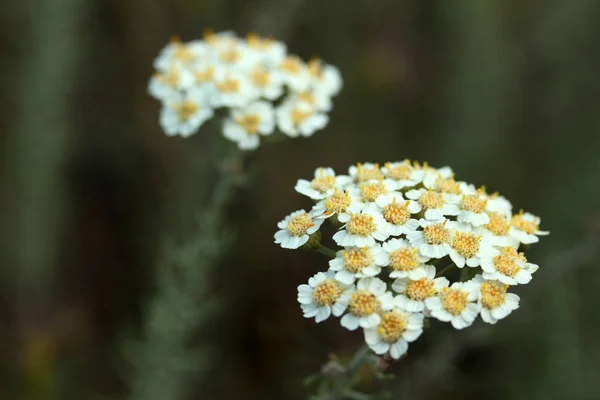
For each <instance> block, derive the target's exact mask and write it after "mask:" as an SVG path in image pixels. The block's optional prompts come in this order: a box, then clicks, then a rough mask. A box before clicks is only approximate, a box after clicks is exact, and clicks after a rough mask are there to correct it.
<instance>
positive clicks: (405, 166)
mask: <svg viewBox="0 0 600 400" xmlns="http://www.w3.org/2000/svg"><path fill="white" fill-rule="evenodd" d="M381 171H382V172H383V174H384V176H385V177H386V178H388V179H391V180H393V181H394V182H395V183H396V189H403V188H409V187H413V186H416V185H418V184H419V183H420V182H421V180H420V179H421V177H420V176H415V170H414V168H413V166H412V164H411V163H410V161H409V160H404V161H402V162H395V163H390V162H388V163H385V165H384V167H383V168H381ZM417 175H418V174H417Z"/></svg>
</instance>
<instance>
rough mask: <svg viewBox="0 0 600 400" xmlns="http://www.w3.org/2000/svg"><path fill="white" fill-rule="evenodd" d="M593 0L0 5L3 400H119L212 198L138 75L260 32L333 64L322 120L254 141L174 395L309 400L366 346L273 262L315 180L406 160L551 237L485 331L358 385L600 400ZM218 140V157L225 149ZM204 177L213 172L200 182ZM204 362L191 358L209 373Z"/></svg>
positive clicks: (430, 337) (426, 341)
mask: <svg viewBox="0 0 600 400" xmlns="http://www.w3.org/2000/svg"><path fill="white" fill-rule="evenodd" d="M598 16H600V2H598V1H594V0H571V1H561V0H546V1H538V0H531V1H516V0H505V1H500V0H493V1H492V0H481V1H471V0H456V1H427V0H420V1H417V0H400V1H376V0H372V1H360V2H349V1H347V0H326V1H301V0H252V1H248V0H211V1H207V0H172V1H159V0H96V1H91V0H90V1H84V0H30V1H27V2H16V1H12V2H11V1H9V2H3V3H2V5H0V46H1V47H2V56H1V57H2V58H1V59H0V132H2V135H0V143H1V148H2V150H3V154H2V167H1V169H0V177H1V182H0V190H1V192H0V193H1V196H0V207H1V208H0V212H1V215H0V221H1V225H2V228H3V229H2V237H1V243H0V265H1V269H0V271H1V272H0V273H1V275H0V398H2V399H63V400H65V399H92V400H94V399H98V400H100V399H123V398H126V397H127V396H128V393H129V391H130V388H131V382H130V376H131V370H132V368H134V367H132V366H131V363H130V362H129V360H128V359H127V356H126V354H127V351H126V350H124V347H125V348H126V347H127V345H126V344H127V343H128V341H130V340H137V339H139V337H140V336H141V335H142V332H143V330H144V321H145V311H146V310H147V304H148V303H149V302H150V300H151V298H152V296H153V295H154V294H155V293H156V287H157V286H156V281H157V273H156V271H157V268H158V265H159V264H161V263H162V261H161V254H162V252H161V249H162V248H163V247H164V241H165V237H169V238H174V239H173V240H174V241H175V242H177V241H178V240H182V238H184V237H186V233H187V232H189V230H190V229H191V228H190V224H191V222H190V221H191V220H193V218H192V215H194V213H196V212H197V210H198V208H201V207H202V204H203V202H205V200H206V198H207V193H210V190H211V188H212V187H213V186H214V185H215V178H214V176H213V175H214V174H212V173H211V171H213V170H212V169H211V167H210V165H214V163H215V162H217V161H218V160H216V158H217V157H216V156H215V154H214V152H213V149H214V148H215V146H216V144H215V143H216V141H218V140H221V139H220V138H219V137H218V136H217V134H216V133H215V132H214V131H213V130H211V128H210V127H206V129H203V130H201V131H200V133H199V134H197V135H195V136H193V137H192V138H190V139H180V138H167V137H166V136H165V135H164V134H163V132H162V131H161V129H160V127H159V125H158V112H159V104H158V102H157V101H155V100H153V99H152V98H150V96H148V95H147V94H146V85H147V81H148V79H149V77H150V76H151V74H152V72H153V68H152V60H153V58H154V57H155V56H156V55H157V54H158V52H159V50H160V49H161V48H162V47H163V46H164V45H165V44H166V43H167V42H168V40H169V37H170V36H171V35H173V34H178V35H180V36H181V38H182V39H183V40H184V41H187V40H192V39H196V38H200V37H201V35H202V32H203V30H204V29H206V28H213V29H215V30H216V31H219V30H229V29H232V30H235V31H236V32H238V33H240V34H242V35H245V33H246V32H248V31H257V32H259V33H260V34H263V35H274V36H275V37H276V38H278V39H281V40H284V41H285V42H286V43H287V44H288V48H289V49H290V51H291V52H294V53H297V54H299V55H300V56H302V57H303V58H309V57H311V56H313V55H318V56H320V57H322V58H323V59H324V60H326V61H327V62H329V63H332V64H334V65H336V66H338V67H339V69H340V70H341V72H342V75H343V78H344V89H343V90H342V92H341V94H340V95H339V96H338V97H337V98H336V99H334V110H333V112H332V113H331V123H330V124H329V126H328V127H327V128H326V129H324V130H323V131H320V132H318V133H317V134H316V135H315V136H314V137H312V138H310V139H297V140H288V141H285V142H282V143H273V144H269V145H265V146H261V147H260V149H259V150H258V151H256V152H254V153H252V154H251V155H249V157H248V159H247V160H246V165H247V166H248V167H249V168H250V171H251V173H252V175H254V178H253V180H252V183H251V184H249V185H247V186H244V187H242V188H240V189H239V190H238V191H237V195H236V196H235V198H234V200H233V201H232V202H231V203H230V206H229V208H228V209H227V213H226V215H227V222H228V226H229V229H230V230H231V231H233V232H235V233H236V237H235V241H234V243H232V244H231V245H230V248H229V250H228V252H227V255H226V256H224V257H222V258H221V261H220V262H219V263H218V265H214V266H213V267H212V268H211V269H210V270H209V271H207V273H206V282H207V287H208V288H209V290H208V291H209V293H208V297H206V299H207V301H214V302H216V303H218V306H217V307H216V311H215V312H213V313H212V314H211V317H210V318H208V319H206V320H205V321H204V322H203V323H202V324H200V325H201V326H199V327H198V329H197V333H196V334H195V335H194V337H193V339H192V340H191V343H190V347H191V348H193V347H194V346H198V347H202V348H205V349H210V351H211V354H212V356H210V362H209V365H208V368H207V369H205V370H204V372H202V373H198V374H197V375H194V376H192V378H191V379H190V380H189V382H188V385H187V386H188V388H187V389H186V391H187V395H186V396H184V398H206V399H213V398H214V399H229V398H232V399H234V398H235V399H292V400H293V399H303V398H306V397H307V394H309V393H310V392H311V390H313V389H312V388H305V387H304V386H303V384H302V380H303V378H304V377H306V376H308V375H310V374H312V373H313V372H315V371H317V370H318V369H319V368H320V366H321V365H322V364H323V363H324V362H326V361H327V357H328V354H329V353H330V352H335V353H337V354H338V355H339V356H340V357H348V356H349V355H351V354H352V353H353V352H354V351H355V349H356V348H358V347H359V346H360V344H361V342H362V337H361V334H360V333H358V332H354V333H350V332H347V331H345V330H344V329H343V328H341V327H340V326H339V322H338V321H336V320H329V321H327V322H326V323H323V324H320V325H317V324H315V323H314V321H311V320H305V319H304V318H302V314H301V312H300V309H299V307H298V305H297V303H296V286H297V285H298V284H300V283H303V282H305V281H306V279H307V278H308V277H309V276H312V275H313V274H314V273H315V272H316V271H319V270H324V269H325V268H326V266H327V265H326V261H327V260H326V259H324V257H322V256H321V255H319V254H316V253H315V254H311V253H305V252H301V251H285V250H283V249H281V248H279V247H278V246H276V245H274V244H273V243H272V242H273V239H272V235H273V233H274V232H275V230H276V228H275V225H276V223H277V221H279V220H280V219H281V218H282V217H283V216H285V215H286V214H288V213H289V212H290V211H292V210H295V209H298V208H307V207H310V201H309V200H308V199H307V198H304V197H303V196H301V195H299V194H298V193H295V192H294V190H293V186H294V184H295V182H296V180H297V179H298V178H305V177H309V176H310V175H311V174H312V172H313V170H314V169H315V168H316V167H318V166H332V167H334V168H335V169H336V171H338V172H344V171H345V170H346V169H347V167H348V166H349V165H351V164H354V163H356V162H360V161H363V162H364V161H372V162H385V161H387V160H391V161H395V160H402V159H405V158H411V159H416V160H426V161H428V162H429V163H430V164H432V165H434V166H443V165H451V166H452V168H453V169H454V170H455V172H456V174H457V178H459V179H462V180H467V181H471V182H473V183H475V184H477V185H481V184H485V185H487V187H488V189H490V190H492V191H495V190H498V191H500V193H502V194H503V195H505V196H506V197H507V198H509V199H510V200H511V201H512V202H513V204H514V206H515V208H516V209H517V210H518V209H519V208H524V209H525V210H527V211H531V212H533V213H535V214H538V215H540V216H541V217H542V229H544V230H549V231H551V235H550V236H549V237H547V238H544V239H543V240H542V241H541V242H540V243H539V244H537V245H534V246H533V247H532V249H531V251H530V252H529V259H530V260H531V261H532V262H534V263H538V264H540V270H539V271H538V272H537V273H536V276H535V278H536V279H534V280H533V282H532V283H531V284H530V285H527V286H525V287H520V288H519V290H518V293H519V294H520V295H521V298H522V301H521V308H520V309H519V310H518V312H516V313H514V314H513V315H511V316H510V317H509V318H508V319H506V320H504V321H501V323H499V324H498V325H497V326H493V327H490V326H484V324H483V323H482V322H481V321H479V322H478V323H476V324H475V326H474V327H472V328H470V329H468V330H465V331H462V332H458V331H454V330H452V329H450V328H449V326H447V325H443V324H434V326H433V328H432V329H429V330H428V331H427V332H426V333H425V334H424V335H423V336H422V337H421V338H420V339H419V341H418V342H417V343H415V344H414V345H412V346H411V348H410V355H409V357H408V358H407V359H405V360H402V361H401V362H399V363H397V364H394V365H392V366H391V367H390V370H389V371H390V372H392V373H394V374H395V375H396V377H395V378H394V379H392V380H387V381H384V382H381V383H380V382H371V383H369V382H366V383H365V384H364V386H363V387H362V389H364V390H365V391H367V392H373V393H374V392H377V391H378V390H380V389H386V390H388V391H390V392H391V393H393V396H394V398H398V399H479V398H482V397H485V398H490V399H507V398H510V399H528V400H531V399H598V398H600V385H599V384H598V376H600V345H599V344H598V337H600V312H598V304H599V302H600V294H599V293H600V292H599V291H598V289H597V287H598V282H599V280H600V270H599V269H598V265H597V260H598V255H599V254H598V253H597V247H598V231H599V230H600V200H599V199H600V185H599V182H600V179H599V178H598V177H599V176H600V113H599V112H598V98H599V96H600V78H598V71H599V70H600V24H598ZM220 145H221V146H223V144H222V143H221V144H220ZM213 172H214V171H213ZM207 357H208V356H207Z"/></svg>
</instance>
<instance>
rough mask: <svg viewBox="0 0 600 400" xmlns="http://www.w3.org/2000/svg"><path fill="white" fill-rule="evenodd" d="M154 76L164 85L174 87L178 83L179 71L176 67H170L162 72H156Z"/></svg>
mask: <svg viewBox="0 0 600 400" xmlns="http://www.w3.org/2000/svg"><path fill="white" fill-rule="evenodd" d="M156 77H157V78H158V79H159V80H160V81H161V82H162V83H163V84H165V85H167V86H170V87H175V86H177V85H178V84H179V77H180V74H179V71H178V70H176V69H171V70H169V71H167V72H165V73H164V74H158V75H156Z"/></svg>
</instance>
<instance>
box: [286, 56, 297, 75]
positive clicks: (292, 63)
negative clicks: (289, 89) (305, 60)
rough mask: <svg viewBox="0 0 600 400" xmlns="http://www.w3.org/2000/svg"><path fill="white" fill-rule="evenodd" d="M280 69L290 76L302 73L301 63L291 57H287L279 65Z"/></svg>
mask: <svg viewBox="0 0 600 400" xmlns="http://www.w3.org/2000/svg"><path fill="white" fill-rule="evenodd" d="M281 69H282V70H284V71H285V72H288V73H290V74H294V75H295V74H299V73H300V72H301V71H302V63H301V62H300V61H299V60H297V59H295V58H292V57H287V58H286V59H285V60H283V62H282V63H281Z"/></svg>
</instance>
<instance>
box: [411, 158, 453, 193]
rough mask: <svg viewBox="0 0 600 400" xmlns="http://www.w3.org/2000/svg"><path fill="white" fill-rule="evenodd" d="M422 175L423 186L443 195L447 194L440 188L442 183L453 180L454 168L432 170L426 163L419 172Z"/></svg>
mask: <svg viewBox="0 0 600 400" xmlns="http://www.w3.org/2000/svg"><path fill="white" fill-rule="evenodd" d="M417 171H418V172H420V174H421V175H422V176H423V178H422V181H423V186H425V188H426V189H434V190H438V191H440V192H442V193H447V192H445V191H443V190H441V189H442V188H441V187H440V186H441V185H440V183H441V182H443V181H445V180H447V179H453V178H452V177H453V176H454V173H453V172H452V168H450V167H442V168H438V169H436V168H432V167H430V166H429V165H427V164H426V163H424V164H423V166H421V167H420V168H419V169H418V170H417Z"/></svg>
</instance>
